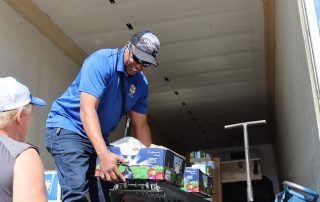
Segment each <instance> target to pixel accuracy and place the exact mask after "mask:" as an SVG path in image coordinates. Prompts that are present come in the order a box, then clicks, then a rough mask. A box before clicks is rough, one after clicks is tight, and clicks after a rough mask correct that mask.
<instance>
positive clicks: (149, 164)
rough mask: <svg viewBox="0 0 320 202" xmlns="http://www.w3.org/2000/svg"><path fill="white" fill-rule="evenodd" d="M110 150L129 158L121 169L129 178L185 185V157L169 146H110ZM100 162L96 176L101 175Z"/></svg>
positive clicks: (121, 165)
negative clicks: (129, 148)
mask: <svg viewBox="0 0 320 202" xmlns="http://www.w3.org/2000/svg"><path fill="white" fill-rule="evenodd" d="M109 150H110V151H111V152H112V153H115V154H117V155H119V156H122V157H123V158H125V159H127V160H129V162H128V163H127V164H120V165H119V170H120V171H121V173H122V175H124V176H125V177H126V178H127V179H150V180H164V181H168V182H170V183H172V184H175V185H177V186H183V173H184V169H185V157H183V156H181V155H179V154H177V153H175V152H173V151H171V150H170V149H168V148H165V147H161V148H151V147H146V148H133V149H131V150H132V151H128V148H120V147H116V146H109ZM99 172H101V169H100V164H99V163H97V167H96V176H100V174H99Z"/></svg>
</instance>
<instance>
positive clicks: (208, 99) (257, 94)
mask: <svg viewBox="0 0 320 202" xmlns="http://www.w3.org/2000/svg"><path fill="white" fill-rule="evenodd" d="M6 1H7V2H8V3H9V4H10V5H11V6H13V7H14V8H15V9H16V10H17V11H19V12H20V13H21V14H22V15H23V16H25V17H26V18H27V19H28V20H30V21H31V23H33V24H34V25H35V26H37V27H38V28H39V30H40V31H42V32H43V33H45V34H46V35H47V36H48V37H49V38H50V39H51V40H52V41H53V42H54V43H55V44H56V45H57V46H59V47H60V48H62V49H63V50H64V52H66V54H68V55H69V56H70V57H71V58H72V59H74V60H75V61H76V62H78V63H81V62H82V61H83V59H84V58H85V57H86V55H88V54H90V53H92V52H93V51H95V50H97V49H99V48H113V47H115V48H116V47H122V46H123V45H124V44H125V43H126V42H127V40H129V39H130V37H131V36H132V35H133V34H134V33H135V32H136V31H139V30H145V29H147V30H152V31H153V32H155V33H156V34H157V35H158V36H159V38H160V41H161V49H160V51H159V54H158V62H159V64H160V66H159V67H158V68H152V69H147V70H146V71H145V73H146V74H147V76H148V80H149V84H150V88H149V92H150V96H149V106H150V109H149V116H150V117H151V118H152V120H153V121H154V122H155V123H157V124H159V126H160V127H162V129H163V130H164V131H165V132H164V133H165V134H163V136H164V137H165V138H167V139H169V138H170V139H172V141H173V143H174V144H175V145H176V146H178V147H180V148H183V149H184V150H193V149H204V148H213V147H225V146H234V145H242V144H243V140H242V131H241V130H240V129H239V130H232V131H226V130H225V129H224V125H227V124H232V123H238V122H245V121H254V120H261V119H268V117H270V113H271V114H272V112H270V111H268V106H269V108H270V102H269V100H270V97H267V94H268V92H269V93H270V92H272V84H271V87H270V85H267V84H268V82H269V83H270V82H271V83H272V75H271V77H270V72H271V74H272V68H271V67H272V66H273V65H274V64H272V62H271V63H270V58H268V54H270V49H268V47H270V44H268V42H267V43H266V41H268V38H267V40H266V36H265V35H266V34H270V33H269V32H271V31H272V30H270V29H269V28H268V26H270V23H269V24H266V22H268V19H267V18H266V17H265V16H268V15H269V14H270V13H266V10H267V9H266V6H268V4H269V3H268V2H269V1H268V0H266V1H265V2H264V1H262V0H236V1H235V0H199V1H194V0H174V1H168V0H161V1H159V0H157V1H156V0H115V1H114V3H112V1H109V0H89V1H88V0H68V1H61V0H60V1H52V0H33V1H31V0H28V1H27V0H26V1H20V0H6ZM23 4H25V5H23ZM39 9H40V10H39ZM128 23H130V24H131V25H132V27H133V30H130V29H128V26H127V24H128ZM56 25H57V26H56ZM271 26H272V24H271ZM271 34H272V33H271ZM70 39H71V40H70ZM66 44H67V45H66ZM266 47H267V48H266ZM271 47H272V45H271ZM271 53H272V50H271ZM266 57H267V58H266ZM266 61H267V62H266ZM268 61H269V62H268ZM271 108H272V105H271ZM267 121H268V120H267ZM252 129H253V130H252V133H253V134H251V133H250V129H249V134H250V142H251V143H256V144H259V143H266V142H270V139H271V137H270V135H269V134H268V132H267V130H266V127H265V126H260V127H258V126H257V127H252Z"/></svg>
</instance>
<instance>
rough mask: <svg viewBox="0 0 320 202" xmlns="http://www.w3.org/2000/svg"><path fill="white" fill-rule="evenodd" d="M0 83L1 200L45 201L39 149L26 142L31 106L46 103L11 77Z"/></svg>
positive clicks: (1, 79)
mask: <svg viewBox="0 0 320 202" xmlns="http://www.w3.org/2000/svg"><path fill="white" fill-rule="evenodd" d="M0 86H1V89H0V201H1V202H11V201H14V202H19V201H23V202H28V201H30V202H31V201H32V202H34V201H38V202H44V201H46V202H47V201H48V199H47V191H46V187H45V182H44V169H43V165H42V162H41V159H40V156H39V153H38V149H37V147H36V146H33V145H31V144H29V143H26V142H25V141H26V136H27V131H28V128H29V126H30V124H31V121H32V108H33V106H34V105H39V106H45V105H46V102H45V101H43V100H42V99H40V98H36V97H33V96H32V95H31V94H30V91H29V89H28V88H27V87H26V86H25V85H23V84H22V83H20V82H18V81H17V80H16V79H14V78H13V77H5V78H0Z"/></svg>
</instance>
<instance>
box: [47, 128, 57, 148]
mask: <svg viewBox="0 0 320 202" xmlns="http://www.w3.org/2000/svg"><path fill="white" fill-rule="evenodd" d="M56 131H57V128H46V131H45V138H44V145H45V147H46V149H47V151H48V152H49V153H52V149H53V141H54V140H53V138H54V136H55V135H56V134H55V133H56Z"/></svg>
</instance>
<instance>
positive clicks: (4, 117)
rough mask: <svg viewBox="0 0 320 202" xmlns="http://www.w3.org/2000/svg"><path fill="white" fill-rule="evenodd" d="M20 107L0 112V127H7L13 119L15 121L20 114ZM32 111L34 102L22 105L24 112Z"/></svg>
mask: <svg viewBox="0 0 320 202" xmlns="http://www.w3.org/2000/svg"><path fill="white" fill-rule="evenodd" d="M19 109H20V107H19V108H17V109H12V110H8V111H4V112H0V128H5V127H7V126H9V125H10V124H11V123H12V121H14V120H15V119H16V118H17V116H18V111H19ZM31 112H32V104H31V103H29V104H27V105H24V106H23V107H22V113H25V114H29V113H31Z"/></svg>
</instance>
